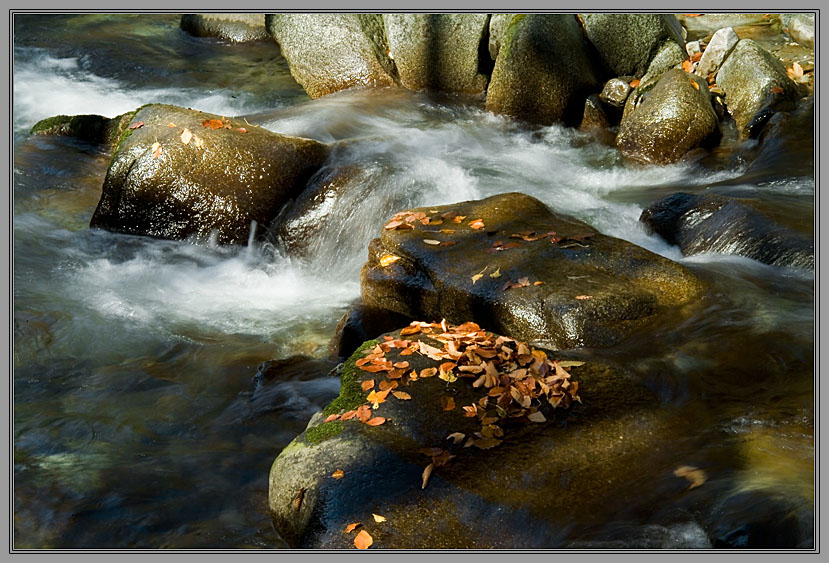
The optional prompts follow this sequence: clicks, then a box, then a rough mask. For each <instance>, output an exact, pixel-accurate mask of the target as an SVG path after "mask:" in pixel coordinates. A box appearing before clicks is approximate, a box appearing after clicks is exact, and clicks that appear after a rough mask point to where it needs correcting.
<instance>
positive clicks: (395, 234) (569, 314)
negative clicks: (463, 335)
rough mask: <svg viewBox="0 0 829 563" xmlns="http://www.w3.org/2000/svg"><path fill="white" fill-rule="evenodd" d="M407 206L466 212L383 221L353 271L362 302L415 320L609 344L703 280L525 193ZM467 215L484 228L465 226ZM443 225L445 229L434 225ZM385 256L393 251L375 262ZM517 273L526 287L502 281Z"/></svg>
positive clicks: (551, 341)
mask: <svg viewBox="0 0 829 563" xmlns="http://www.w3.org/2000/svg"><path fill="white" fill-rule="evenodd" d="M415 211H422V212H424V213H426V214H428V215H429V216H430V217H440V216H441V214H443V213H450V212H453V213H457V215H458V216H465V217H466V219H465V222H463V223H461V224H458V223H455V222H454V220H444V222H443V223H442V224H441V226H440V227H437V226H431V225H425V226H423V225H420V224H418V226H417V227H416V228H415V229H413V230H409V229H406V230H397V229H394V230H390V229H385V228H384V229H383V231H382V234H381V237H380V238H379V239H375V240H374V241H372V243H371V244H370V246H369V259H368V262H367V263H366V264H365V265H364V266H363V269H362V272H361V282H362V285H361V294H362V298H363V303H364V304H366V305H367V306H370V307H376V308H381V309H387V310H389V311H394V312H397V313H400V314H403V315H406V316H409V317H412V318H417V319H441V318H446V319H447V320H448V321H449V322H456V323H460V322H465V321H467V320H472V321H475V322H477V323H479V324H482V325H487V326H488V327H490V328H491V329H492V330H495V331H498V332H501V333H504V334H509V335H511V336H513V337H516V338H521V339H527V340H536V341H544V342H546V343H547V345H548V346H551V347H554V348H559V349H561V348H571V347H576V346H610V345H612V344H614V343H616V342H619V341H620V340H622V339H623V338H625V336H626V335H628V334H630V333H631V332H632V331H633V330H636V329H638V328H640V327H642V326H644V325H645V324H647V323H648V321H650V320H652V319H654V318H655V317H657V316H658V315H659V314H660V313H662V312H664V311H666V310H668V309H672V308H674V307H676V306H679V305H683V304H687V303H691V302H693V301H694V299H695V297H696V296H697V295H698V293H699V292H700V291H701V289H702V287H703V285H702V283H701V282H700V281H699V280H698V279H697V278H696V277H695V276H694V275H693V274H691V273H690V272H689V271H688V270H686V269H685V268H684V267H682V266H680V265H679V264H677V263H675V262H672V261H670V260H667V259H665V258H663V257H661V256H657V255H655V254H653V253H651V252H649V251H647V250H645V249H643V248H640V247H638V246H636V245H633V244H631V243H629V242H626V241H623V240H620V239H616V238H613V237H608V236H605V235H602V234H601V233H598V232H597V231H596V230H595V229H593V228H592V227H590V226H589V225H587V224H586V223H583V222H582V221H579V220H577V219H574V218H571V217H567V216H563V215H559V214H556V213H553V212H552V211H550V209H549V208H547V206H545V205H544V204H543V203H541V202H540V201H538V200H537V199H535V198H533V197H530V196H528V195H524V194H519V193H508V194H501V195H496V196H492V197H489V198H487V199H483V200H478V201H467V202H463V203H458V204H452V205H445V206H439V207H427V208H423V209H420V210H414V211H412V212H415ZM406 213H408V212H406ZM474 219H482V220H483V222H484V224H485V227H484V228H482V229H478V230H476V229H473V228H471V227H470V226H469V222H471V221H473V220H474ZM446 228H448V229H451V230H453V231H454V232H453V233H448V234H446V233H441V232H434V231H436V230H438V229H446ZM552 231H554V232H555V233H556V234H555V235H554V236H555V237H556V238H557V239H559V240H558V242H556V243H551V240H552V239H551V238H549V237H545V238H541V239H539V240H535V241H526V240H523V239H521V238H515V237H511V235H516V236H519V237H520V233H527V232H534V233H536V235H537V236H539V237H540V236H542V235H544V234H545V233H549V232H552ZM426 240H429V241H435V240H436V241H439V242H446V243H447V244H445V245H444V244H439V245H435V244H433V243H429V242H424V241H426ZM499 241H500V242H501V243H503V244H502V245H500V246H501V247H502V248H503V247H505V246H506V245H510V246H506V249H505V250H498V248H497V247H498V246H499V245H496V244H495V243H498V242H499ZM386 256H392V257H399V259H398V260H397V261H394V262H393V263H390V264H387V265H385V266H383V265H382V264H381V260H382V259H383V257H386ZM386 262H388V258H387V259H386ZM564 272H566V275H562V273H564ZM479 274H480V277H479V278H477V279H474V280H473V277H474V276H477V275H479ZM521 278H527V281H528V283H529V284H530V286H529V287H520V288H512V289H505V286H506V284H507V282H512V283H514V284H515V283H517V282H518V281H519V280H520V279H521ZM473 282H474V283H473ZM535 282H541V283H540V284H538V285H535Z"/></svg>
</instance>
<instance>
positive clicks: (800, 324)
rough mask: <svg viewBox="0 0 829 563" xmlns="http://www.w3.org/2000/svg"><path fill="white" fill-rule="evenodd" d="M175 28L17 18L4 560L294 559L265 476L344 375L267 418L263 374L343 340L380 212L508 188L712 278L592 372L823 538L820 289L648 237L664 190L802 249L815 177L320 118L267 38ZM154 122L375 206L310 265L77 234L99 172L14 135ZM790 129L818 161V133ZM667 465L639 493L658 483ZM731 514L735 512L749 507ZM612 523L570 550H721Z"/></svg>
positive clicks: (82, 151) (547, 132)
mask: <svg viewBox="0 0 829 563" xmlns="http://www.w3.org/2000/svg"><path fill="white" fill-rule="evenodd" d="M178 22H179V16H178V15H173V14H156V15H151V14H144V15H126V14H122V15H106V16H104V15H51V16H47V15H19V14H18V15H15V17H14V37H13V57H14V58H13V65H14V66H13V96H14V98H13V110H14V112H13V134H14V150H13V182H14V183H13V197H14V201H13V252H14V256H13V260H14V264H13V265H14V272H13V295H14V306H13V314H14V328H13V330H14V334H13V336H14V342H13V366H14V373H13V401H14V419H13V439H14V443H13V452H14V457H13V463H14V467H13V479H14V483H13V485H14V498H13V511H14V522H13V527H14V547H15V548H18V549H25V548H66V549H68V548H76V549H77V548H83V549H91V548H143V549H154V548H176V549H190V548H214V549H230V548H284V547H287V546H286V544H285V542H284V541H283V540H282V539H281V538H280V537H279V535H278V534H277V532H276V531H275V530H274V529H273V526H272V524H271V521H270V518H269V516H268V509H267V490H268V470H269V468H270V465H271V463H272V462H273V460H274V458H275V457H276V456H277V455H278V454H279V452H280V451H281V449H282V448H283V447H285V446H286V445H287V444H288V443H289V442H290V441H291V440H292V439H293V438H294V437H295V436H296V435H297V434H299V433H300V432H302V430H303V429H304V428H305V425H306V424H307V422H308V420H309V418H310V417H311V416H312V415H313V414H314V413H315V412H317V411H318V410H320V409H321V408H322V407H324V406H325V405H326V404H327V403H328V402H329V401H330V400H331V399H332V398H334V397H335V396H336V395H337V393H338V390H339V381H338V380H337V378H335V377H329V376H325V375H320V376H319V377H312V378H309V377H302V376H299V375H291V376H289V377H285V378H284V379H279V380H278V381H276V382H275V383H274V384H273V385H274V386H273V388H272V389H271V395H270V397H271V400H270V402H269V403H268V404H267V405H263V404H262V403H261V402H255V401H252V400H251V398H252V396H253V389H254V387H253V378H254V376H255V374H256V372H257V366H259V365H260V364H261V363H262V362H264V361H266V360H272V359H283V358H288V357H290V356H293V355H305V356H310V357H312V358H317V359H324V358H326V357H327V347H328V342H329V341H330V339H331V337H332V336H333V334H334V330H335V327H336V325H337V322H338V321H339V319H340V318H341V317H342V315H343V314H344V313H345V312H346V311H347V310H348V309H349V308H350V306H351V305H352V303H353V302H354V301H355V300H356V299H358V298H359V294H360V276H359V272H360V268H361V266H362V264H363V263H364V262H365V260H366V256H367V246H368V243H369V241H370V240H371V239H372V238H375V237H377V236H379V233H380V229H381V227H382V225H383V224H384V223H385V222H386V221H387V220H388V218H389V217H390V216H392V215H393V214H394V213H395V212H396V211H399V210H401V209H404V208H408V207H413V206H429V205H441V204H447V203H452V202H459V201H465V200H470V199H479V198H483V197H488V196H491V195H493V194H497V193H503V192H510V191H521V192H524V193H528V194H531V195H533V196H535V197H537V198H539V199H540V200H542V201H543V202H545V203H546V204H547V205H548V206H550V208H551V209H553V210H555V211H557V212H561V213H565V214H570V215H573V216H575V217H577V218H579V219H581V220H584V221H586V222H587V223H589V224H591V225H593V226H594V227H596V228H597V229H598V230H600V231H601V232H603V233H605V234H608V235H612V236H615V237H619V238H622V239H625V240H628V241H631V242H633V243H635V244H637V245H640V246H643V247H645V248H647V249H648V250H651V251H652V252H655V253H658V254H660V255H663V256H665V257H667V258H670V259H672V260H676V261H678V262H680V263H682V264H683V265H685V266H686V267H688V268H689V269H691V270H692V271H693V272H694V273H696V274H697V275H699V276H700V277H701V278H703V279H705V280H706V281H708V282H709V283H710V292H711V293H710V294H709V295H708V296H707V298H708V301H709V303H710V306H709V307H708V308H707V309H706V310H705V311H704V312H703V313H701V314H699V315H698V316H696V317H694V318H692V319H689V320H687V321H685V323H684V324H683V325H682V326H680V327H677V326H669V325H665V326H656V327H654V328H653V330H652V332H650V333H649V334H647V335H641V336H638V337H633V338H630V339H628V340H626V341H624V342H622V343H621V344H619V345H618V346H615V347H614V348H613V349H611V350H608V351H606V352H605V353H606V355H607V357H610V358H613V359H614V360H615V361H617V362H619V363H622V364H624V365H626V366H627V367H628V369H629V370H630V372H631V374H633V376H635V377H638V378H640V379H641V380H642V381H643V382H644V384H645V385H647V386H648V387H650V388H651V389H654V390H656V391H657V393H658V396H659V397H660V400H661V404H660V408H662V409H665V410H666V411H669V412H670V411H673V412H682V413H687V416H689V417H695V416H699V419H700V421H701V423H700V425H699V427H698V429H697V431H698V434H693V435H689V434H683V435H678V436H676V444H677V449H679V450H683V451H687V450H691V449H693V448H697V450H696V451H694V455H695V456H696V457H695V460H696V464H697V465H698V466H699V467H702V468H704V469H705V470H706V471H707V475H708V480H709V482H708V483H707V484H706V485H703V486H704V487H705V486H707V487H709V488H710V490H712V491H720V490H723V487H720V486H719V485H718V484H717V483H725V482H728V483H729V484H733V483H737V484H738V487H739V488H740V491H758V490H759V491H763V492H766V493H768V494H769V495H772V497H773V498H775V499H777V498H779V499H781V501H780V502H784V503H785V502H793V503H794V504H795V505H796V506H798V507H799V508H798V509H797V510H794V509H793V510H792V514H793V516H792V518H793V521H794V522H795V527H796V528H797V534H799V535H798V537H806V538H813V534H814V531H813V530H812V526H813V524H814V521H813V518H814V500H815V499H814V495H815V484H814V482H815V473H814V463H815V459H814V451H815V439H814V435H815V433H814V415H815V412H814V409H815V404H816V403H815V400H816V395H815V383H814V377H815V374H814V332H815V291H814V290H815V284H814V274H813V273H812V272H803V271H800V270H795V269H784V268H773V267H770V266H766V265H764V264H761V263H759V262H756V261H753V260H750V259H747V258H742V257H738V256H729V255H719V254H704V255H698V256H692V257H684V256H682V254H681V253H680V252H679V250H678V248H676V247H673V246H670V245H668V244H667V243H665V242H664V241H662V240H661V239H660V238H658V237H656V236H651V235H648V234H647V233H646V231H645V230H644V228H643V226H642V225H641V223H640V222H639V221H638V218H639V215H640V213H641V212H642V209H644V208H645V207H646V206H648V205H649V204H650V203H651V202H652V201H654V200H656V199H659V198H661V197H663V196H665V195H668V194H670V193H673V192H676V191H684V192H689V193H703V192H704V191H706V190H707V189H712V190H714V191H716V192H717V193H722V194H725V195H732V196H739V197H751V198H755V199H758V200H760V201H761V202H762V203H763V204H764V205H765V206H767V207H768V208H770V209H774V211H775V220H777V221H779V222H781V223H783V224H785V225H787V226H789V227H791V228H793V229H795V230H798V231H800V232H802V233H805V234H808V235H811V233H812V232H813V222H814V200H815V178H814V174H813V172H812V171H811V169H807V170H806V171H805V172H804V171H803V167H800V168H796V169H794V168H793V169H789V168H788V167H784V166H783V164H780V163H778V164H776V165H775V167H766V168H764V169H763V174H762V175H758V174H757V173H756V172H755V173H752V174H751V175H750V177H749V176H747V177H746V179H745V180H743V179H741V177H742V176H743V174H744V173H745V172H746V169H747V165H748V163H747V162H746V161H745V160H744V161H740V159H736V161H735V159H730V160H729V159H719V160H717V159H712V160H711V161H700V162H691V161H687V162H681V163H678V164H674V165H668V166H650V167H644V168H643V167H636V166H632V165H629V164H627V163H625V162H624V160H623V159H622V158H621V157H620V156H619V155H618V153H617V151H616V150H615V149H614V148H611V147H608V146H605V145H602V144H600V143H599V142H597V141H596V140H594V139H593V138H592V137H591V136H590V135H589V134H586V133H582V132H579V131H577V130H574V129H567V128H564V127H561V126H557V125H554V126H550V127H539V128H533V129H529V128H527V127H526V126H523V125H521V124H518V123H516V122H513V121H511V120H509V119H506V118H503V117H499V116H495V115H492V114H489V113H487V112H485V111H483V109H482V108H480V107H477V106H475V105H470V104H464V103H461V101H459V100H455V99H452V98H441V97H436V96H429V95H427V94H424V93H416V92H409V91H405V90H401V91H393V92H390V91H378V90H374V91H372V90H368V91H359V90H358V91H345V92H339V93H336V94H333V95H330V96H326V97H324V98H320V99H317V100H310V99H309V98H308V97H307V95H306V94H305V93H304V91H303V90H302V88H301V87H300V86H299V85H298V84H297V83H296V82H295V81H294V80H293V78H292V77H291V75H290V73H289V71H288V65H287V62H286V61H285V60H284V59H283V58H282V57H281V55H280V53H279V48H278V46H277V45H276V44H275V43H273V42H257V43H251V44H242V45H231V44H227V43H224V42H222V41H219V40H215V39H203V38H195V37H192V36H190V35H188V34H187V33H184V32H183V31H181V30H180V29H179V28H178ZM151 102H161V103H170V104H176V105H180V106H184V107H192V108H194V109H198V110H202V111H206V112H213V113H217V114H220V115H226V116H244V117H245V118H246V119H247V120H248V121H249V122H250V123H251V124H255V125H260V126H262V127H265V128H267V129H269V130H271V131H274V132H278V133H283V134H287V135H295V136H302V137H308V138H312V139H316V140H319V141H322V142H327V143H328V142H334V141H350V142H349V143H348V144H347V148H346V149H345V150H341V151H337V152H335V156H334V158H335V159H338V160H337V161H336V163H337V164H355V165H359V167H360V170H361V171H360V181H361V182H363V183H364V185H365V189H364V190H363V191H361V193H360V194H358V195H359V197H356V196H355V197H353V198H350V199H349V198H345V200H344V201H342V202H341V208H340V209H339V210H338V211H337V213H336V215H335V216H336V217H337V218H338V220H337V221H336V222H331V223H330V224H326V225H324V226H323V228H321V229H320V230H319V232H318V233H317V234H315V236H314V238H312V239H311V240H309V241H308V248H307V253H306V255H307V257H305V258H298V257H295V256H288V255H287V254H286V253H285V252H284V251H283V250H282V249H281V247H280V245H279V244H278V241H274V242H273V243H256V244H253V245H251V246H248V247H244V248H241V247H218V246H211V245H208V244H201V245H198V244H191V243H189V242H187V241H181V242H180V241H164V240H156V239H150V238H145V237H137V236H128V235H121V234H115V233H109V232H105V231H98V230H91V229H89V228H88V225H89V220H90V218H91V216H92V213H93V211H94V210H95V207H96V205H97V203H98V200H99V198H100V195H101V185H102V183H103V179H104V176H105V175H106V170H107V166H108V163H109V158H110V156H111V155H110V154H107V153H102V152H101V151H100V149H99V148H97V147H94V146H90V145H87V144H85V143H83V142H80V141H77V140H74V139H70V138H61V137H49V136H37V137H29V136H28V131H29V129H30V128H31V127H32V125H34V124H35V123H36V122H37V121H38V120H40V119H43V118H46V117H50V116H53V115H57V114H67V115H73V114H85V113H95V114H102V115H106V116H108V117H114V116H115V115H118V114H121V113H124V112H127V111H131V110H133V109H135V108H137V107H138V106H140V105H142V104H145V103H151ZM732 133H733V132H732ZM798 134H802V135H803V141H804V142H806V143H810V142H811V141H810V139H811V138H812V131H802V132H799V133H798ZM725 139H726V140H725V141H724V143H726V144H727V143H732V146H733V145H736V144H737V141H736V140H734V135H731V137H729V135H728V132H726V137H725ZM729 139H731V140H729ZM745 144H746V145H747V146H746V147H745V148H746V150H750V149H751V146H748V145H750V144H751V142H747V143H745ZM737 148H740V147H737ZM724 163H725V164H724ZM660 342H662V343H664V345H660V344H659V343H660ZM588 392H589V390H584V393H588ZM712 405H715V407H716V408H712ZM712 413H713V414H712ZM683 431H684V432H687V430H686V429H685V428H684V427H683ZM734 452H739V455H734ZM670 454H671V452H665V454H664V455H665V456H669V455H670ZM691 461H694V460H691ZM671 464H674V465H678V464H676V463H674V461H673V460H672V459H668V458H667V457H666V459H665V463H664V466H666V467H667V466H671ZM663 469H664V467H655V468H654V475H652V476H648V475H640V476H637V479H651V478H652V479H653V480H654V481H655V482H656V481H659V480H662V479H665V477H664V475H663V473H664V471H663ZM671 478H675V477H671ZM746 498H752V497H751V496H750V495H749V496H747V497H746ZM792 499H794V500H792ZM668 502H669V500H668V499H666V503H668ZM608 503H609V504H610V505H611V506H612V503H613V499H608ZM731 510H735V511H737V513H740V511H744V512H745V514H746V516H747V517H748V516H749V515H751V514H752V512H753V511H755V510H756V507H755V506H753V505H752V504H751V502H746V504H745V505H744V506H737V507H732V508H731ZM609 512H612V511H609ZM655 512H656V513H658V512H659V511H658V510H656V511H655ZM620 514H621V515H622V516H620V517H619V519H617V520H613V521H606V522H595V525H594V526H593V528H592V532H589V530H590V529H589V528H584V527H582V528H580V529H581V530H582V531H581V532H580V533H581V534H582V535H581V536H579V537H572V538H569V540H568V541H570V542H571V543H570V544H569V545H572V546H574V547H578V546H580V547H596V546H598V547H603V546H604V547H607V546H609V547H621V548H625V547H630V548H636V547H641V546H647V547H666V548H700V547H701V548H706V547H711V544H710V541H709V539H708V538H707V536H706V534H705V532H704V531H703V530H702V528H701V527H700V525H699V523H698V521H697V518H696V515H694V514H692V513H688V514H683V515H681V516H676V515H672V516H671V518H670V519H668V520H666V521H664V522H653V521H649V520H648V519H647V518H642V517H641V516H635V515H630V514H628V513H625V512H624V511H622V510H620ZM627 517H629V519H628V520H625V518H627ZM585 529H587V530H588V532H589V533H588V532H585ZM631 530H633V531H631ZM623 531H624V533H622V532H623ZM585 534H587V535H585ZM590 534H592V535H590ZM600 538H614V540H613V541H614V543H612V544H602V543H600V542H599V543H597V541H598V540H599V539H600ZM615 538H622V539H615ZM809 541H811V539H809Z"/></svg>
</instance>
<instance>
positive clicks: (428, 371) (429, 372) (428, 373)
mask: <svg viewBox="0 0 829 563" xmlns="http://www.w3.org/2000/svg"><path fill="white" fill-rule="evenodd" d="M437 372H438V370H437V368H424V369H422V370H420V376H419V377H433V376H434V375H435V374H437Z"/></svg>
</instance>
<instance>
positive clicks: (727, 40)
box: [694, 27, 740, 77]
mask: <svg viewBox="0 0 829 563" xmlns="http://www.w3.org/2000/svg"><path fill="white" fill-rule="evenodd" d="M739 40H740V39H739V38H738V37H737V34H736V33H735V32H734V28H731V27H724V28H722V29H718V30H717V32H716V33H715V34H714V36H713V37H712V38H711V41H709V42H708V46H707V47H706V48H705V52H703V53H702V58H701V59H700V60H699V63H697V68H696V70H694V74H696V75H698V76H702V77H706V76H708V75H709V74H711V73H712V72H717V70H718V69H719V68H720V66H721V65H722V63H723V61H725V58H726V57H727V56H728V54H729V53H730V52H731V49H733V48H734V46H735V45H736V44H737V41H739Z"/></svg>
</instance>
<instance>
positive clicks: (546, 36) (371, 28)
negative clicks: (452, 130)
mask: <svg viewBox="0 0 829 563" xmlns="http://www.w3.org/2000/svg"><path fill="white" fill-rule="evenodd" d="M242 16H244V18H245V20H244V23H245V24H248V25H250V26H252V28H253V27H255V28H256V32H254V31H251V32H250V34H249V36H250V37H254V36H255V37H258V38H261V37H262V35H263V34H265V33H266V34H268V35H269V36H271V37H273V39H274V40H276V42H277V43H278V44H279V46H280V48H281V50H282V54H283V55H284V57H285V58H286V59H287V61H288V63H289V65H290V69H291V73H292V74H293V76H294V78H295V79H296V80H297V82H299V84H301V85H302V86H303V87H304V88H305V90H306V92H307V93H308V95H309V96H311V97H312V98H316V97H320V96H324V95H326V94H330V93H332V92H336V91H338V90H342V89H345V88H350V87H353V86H373V87H395V86H399V87H404V88H409V89H413V90H421V89H426V90H432V91H440V92H445V93H452V94H459V95H466V96H475V97H479V98H481V99H482V100H484V103H485V106H486V109H487V110H489V111H492V112H493V113H497V114H503V115H508V116H512V117H515V118H518V119H522V120H525V121H527V122H530V123H535V124H542V125H549V124H552V123H557V122H563V123H565V124H569V125H574V126H578V125H580V126H581V127H582V128H584V129H587V130H591V131H594V132H596V133H597V134H599V136H600V138H604V139H606V140H608V141H610V140H613V139H614V135H615V133H616V128H617V127H618V135H615V142H616V145H617V146H618V148H619V150H620V151H621V153H622V154H623V155H625V156H626V157H627V158H629V159H631V160H633V161H638V162H644V163H670V162H676V161H677V160H679V159H681V158H682V157H683V156H684V155H685V154H686V153H687V152H688V151H690V150H692V149H694V148H697V147H711V146H714V145H716V144H717V143H718V142H719V139H720V136H721V132H720V121H721V120H722V119H723V118H724V117H725V113H726V112H727V113H728V114H729V115H730V116H731V117H733V119H734V121H735V122H736V126H737V128H738V131H739V134H740V135H741V137H743V138H747V137H756V136H758V135H759V134H760V132H761V130H762V128H763V126H764V125H765V123H766V122H767V121H768V119H769V118H770V117H771V115H773V114H774V113H775V112H780V111H790V110H792V109H794V107H795V103H796V102H797V100H798V99H800V98H802V97H803V96H805V95H807V94H808V92H809V89H810V86H811V85H812V84H813V82H812V80H813V77H812V76H811V72H810V71H811V70H812V69H813V61H812V68H808V65H806V67H805V68H804V66H803V65H800V64H799V63H797V65H798V66H794V64H792V65H791V67H790V69H789V72H788V73H787V68H786V66H784V64H783V63H782V62H781V61H780V59H778V57H776V56H774V55H772V54H771V53H769V52H768V51H767V50H766V49H765V48H764V47H763V46H762V45H761V44H760V43H759V42H758V41H755V40H754V39H752V38H751V37H750V35H751V31H752V30H753V29H756V28H757V27H758V26H760V27H763V26H775V25H776V26H778V27H782V26H783V25H785V26H786V29H787V30H788V31H789V33H790V37H791V38H792V39H794V40H796V41H799V42H800V43H802V44H803V45H805V46H806V48H811V49H814V31H813V30H814V21H813V17H812V19H811V20H810V18H809V16H808V15H806V14H794V15H792V14H789V15H785V16H784V17H782V18H781V17H780V16H778V15H768V14H765V15H763V14H749V15H748V16H746V15H740V14H714V15H699V14H686V15H684V16H681V17H682V23H683V24H685V27H683V25H681V24H680V21H679V20H678V19H677V17H676V16H674V15H670V14H604V13H586V14H267V15H265V14H260V15H258V16H257V17H258V20H257V19H256V18H254V17H253V15H251V14H244V15H239V14H228V15H227V18H228V19H227V31H224V32H223V31H222V30H221V26H219V25H217V21H219V20H220V19H221V17H223V15H221V14H209V15H192V14H191V15H187V16H184V17H183V19H182V27H183V28H185V29H187V30H190V31H192V32H193V33H196V34H198V35H211V34H212V35H216V36H219V37H225V38H229V39H234V40H238V39H236V38H237V37H239V35H240V33H239V31H238V26H239V25H241V23H242V22H241V21H240V20H241V18H242ZM697 16H698V17H697ZM741 26H742V27H741ZM712 31H713V32H712ZM741 34H742V35H744V37H741ZM691 37H695V39H694V40H692V41H687V42H686V39H690V38H691ZM812 58H813V57H812ZM668 71H671V72H668Z"/></svg>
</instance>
